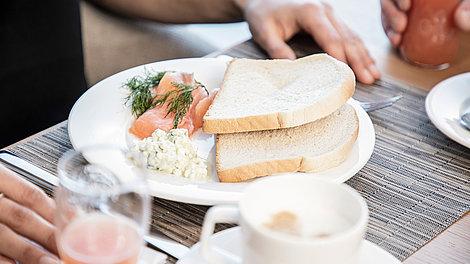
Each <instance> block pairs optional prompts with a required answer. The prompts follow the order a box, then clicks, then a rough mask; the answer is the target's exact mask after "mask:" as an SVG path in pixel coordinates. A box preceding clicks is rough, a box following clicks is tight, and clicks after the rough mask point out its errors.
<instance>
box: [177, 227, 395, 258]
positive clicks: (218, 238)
mask: <svg viewBox="0 0 470 264" xmlns="http://www.w3.org/2000/svg"><path fill="white" fill-rule="evenodd" d="M212 243H213V244H214V245H217V246H218V247H220V248H221V249H224V250H227V251H229V252H231V253H233V254H235V255H237V256H240V255H241V251H242V242H241V228H240V227H234V228H230V229H227V230H224V231H221V232H218V233H216V234H214V235H213V236H212ZM377 263H380V264H398V263H401V262H400V261H399V260H397V259H396V258H395V257H394V256H392V255H390V253H388V252H387V251H385V250H383V249H382V248H380V247H378V246H376V245H374V244H372V243H371V242H368V241H364V243H363V246H362V249H361V255H360V261H359V263H358V264H377ZM177 264H207V262H205V261H204V260H203V259H202V257H201V255H200V254H199V243H197V244H195V245H194V246H193V247H192V248H191V249H190V251H189V252H188V254H186V256H184V257H183V258H181V259H180V260H179V261H178V262H177Z"/></svg>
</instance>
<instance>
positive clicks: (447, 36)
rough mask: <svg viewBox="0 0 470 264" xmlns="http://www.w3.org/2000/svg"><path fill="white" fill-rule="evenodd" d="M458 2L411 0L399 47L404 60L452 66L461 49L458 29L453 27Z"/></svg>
mask: <svg viewBox="0 0 470 264" xmlns="http://www.w3.org/2000/svg"><path fill="white" fill-rule="evenodd" d="M459 3H460V0H412V1H411V8H410V10H409V11H408V25H407V28H406V30H405V32H404V34H403V40H402V43H401V45H400V53H401V55H402V57H403V58H404V59H405V60H407V61H408V62H411V63H413V64H416V65H419V66H422V67H427V68H434V69H445V68H447V67H449V65H450V63H451V62H452V60H454V59H455V57H456V55H457V52H458V50H459V30H458V29H457V27H456V26H455V24H454V11H455V9H456V8H457V6H458V4H459Z"/></svg>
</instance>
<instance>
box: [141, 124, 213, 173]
mask: <svg viewBox="0 0 470 264" xmlns="http://www.w3.org/2000/svg"><path fill="white" fill-rule="evenodd" d="M134 148H135V150H137V151H140V152H142V154H143V156H144V159H145V163H146V164H147V167H148V168H149V169H152V170H156V171H158V172H163V173H169V174H174V175H177V176H182V177H185V178H189V179H194V180H207V179H208V173H207V164H206V161H205V160H204V159H202V158H200V157H199V156H198V155H197V152H196V149H195V148H194V146H193V145H192V143H191V140H190V139H189V136H188V130H186V129H172V130H170V131H169V132H165V131H163V130H160V129H157V130H155V132H153V133H152V136H150V137H148V138H145V139H143V140H141V141H140V142H139V143H137V145H136V146H135V147H134Z"/></svg>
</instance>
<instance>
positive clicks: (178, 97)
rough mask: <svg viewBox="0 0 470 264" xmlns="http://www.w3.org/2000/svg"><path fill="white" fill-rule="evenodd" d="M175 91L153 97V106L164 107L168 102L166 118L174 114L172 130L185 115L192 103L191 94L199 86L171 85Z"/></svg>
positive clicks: (173, 83)
mask: <svg viewBox="0 0 470 264" xmlns="http://www.w3.org/2000/svg"><path fill="white" fill-rule="evenodd" d="M171 84H172V85H173V86H174V87H175V88H176V89H175V90H171V91H168V92H166V93H164V94H162V95H157V97H155V101H154V102H155V106H158V105H164V104H165V103H167V102H168V111H167V113H166V116H168V115H169V114H170V113H172V114H174V115H175V116H174V119H173V128H177V127H178V124H179V123H180V122H181V119H182V118H183V117H184V116H185V115H186V113H187V112H188V110H189V107H191V104H192V103H193V95H192V92H193V91H194V90H195V89H196V88H198V87H199V85H197V84H196V85H190V84H184V83H175V82H172V83H171Z"/></svg>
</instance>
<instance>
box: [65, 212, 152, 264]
mask: <svg viewBox="0 0 470 264" xmlns="http://www.w3.org/2000/svg"><path fill="white" fill-rule="evenodd" d="M142 244H143V240H142V237H141V235H140V234H139V232H138V227H137V225H135V224H134V223H132V222H131V221H130V220H127V219H125V218H122V219H121V218H116V217H111V216H108V215H104V214H99V213H94V214H90V215H87V216H84V217H81V218H78V219H76V220H74V221H73V222H72V223H70V224H69V225H68V226H67V227H66V228H65V229H64V230H63V231H62V233H61V234H60V239H59V253H60V256H61V259H62V261H63V263H65V264H135V263H137V261H138V258H139V254H140V249H141V247H142Z"/></svg>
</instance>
